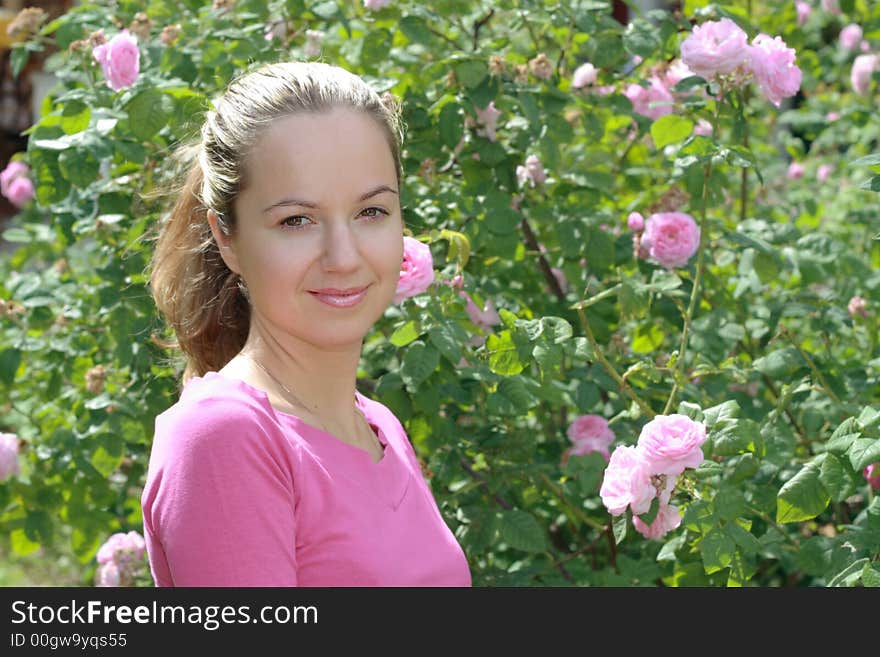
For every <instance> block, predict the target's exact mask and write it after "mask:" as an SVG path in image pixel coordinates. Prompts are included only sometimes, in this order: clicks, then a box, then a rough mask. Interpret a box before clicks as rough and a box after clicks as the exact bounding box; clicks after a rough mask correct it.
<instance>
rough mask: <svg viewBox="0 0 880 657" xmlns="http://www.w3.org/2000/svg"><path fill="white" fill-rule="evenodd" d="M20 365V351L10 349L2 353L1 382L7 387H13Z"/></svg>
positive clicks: (0, 357) (0, 356) (0, 354)
mask: <svg viewBox="0 0 880 657" xmlns="http://www.w3.org/2000/svg"><path fill="white" fill-rule="evenodd" d="M19 365H21V350H20V349H15V348H13V347H8V348H6V349H4V350H3V351H0V382H2V383H3V384H4V385H6V386H12V383H13V382H14V381H15V373H16V372H17V371H18V367H19Z"/></svg>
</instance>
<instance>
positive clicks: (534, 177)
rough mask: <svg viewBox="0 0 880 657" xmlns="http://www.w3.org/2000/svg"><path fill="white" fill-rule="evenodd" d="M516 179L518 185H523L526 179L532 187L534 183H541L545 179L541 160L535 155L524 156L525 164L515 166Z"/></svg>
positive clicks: (545, 175)
mask: <svg viewBox="0 0 880 657" xmlns="http://www.w3.org/2000/svg"><path fill="white" fill-rule="evenodd" d="M516 179H517V180H518V181H519V184H520V185H524V184H525V183H526V181H528V182H529V184H530V185H531V186H532V187H534V186H535V185H536V184H537V185H542V184H543V183H544V181H545V180H547V174H546V172H545V171H544V165H543V164H541V160H539V159H538V156H537V155H529V156H528V157H527V158H526V164H525V166H522V165H519V166H517V167H516Z"/></svg>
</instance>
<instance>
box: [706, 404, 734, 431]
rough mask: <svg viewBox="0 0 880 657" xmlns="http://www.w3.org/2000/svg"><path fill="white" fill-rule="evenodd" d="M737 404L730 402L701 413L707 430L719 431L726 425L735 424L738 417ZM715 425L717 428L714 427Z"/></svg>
mask: <svg viewBox="0 0 880 657" xmlns="http://www.w3.org/2000/svg"><path fill="white" fill-rule="evenodd" d="M739 411H740V408H739V404H738V403H737V402H736V401H735V400H730V401H726V402H723V403H721V404H718V405H717V406H712V407H711V408H707V409H705V410H704V411H703V420H704V422H705V423H706V428H707V429H721V428H723V427H724V426H726V425H728V424H735V423H736V418H738V417H739ZM716 425H717V426H716Z"/></svg>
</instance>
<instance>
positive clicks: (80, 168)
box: [58, 148, 101, 189]
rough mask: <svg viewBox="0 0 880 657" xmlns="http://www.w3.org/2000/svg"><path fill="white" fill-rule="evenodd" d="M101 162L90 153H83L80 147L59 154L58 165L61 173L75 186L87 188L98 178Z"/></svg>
mask: <svg viewBox="0 0 880 657" xmlns="http://www.w3.org/2000/svg"><path fill="white" fill-rule="evenodd" d="M100 166H101V165H100V163H99V162H98V160H96V159H95V158H94V156H92V155H91V154H90V153H83V152H81V151H80V149H78V148H71V149H68V150H66V151H63V152H62V153H61V155H59V156H58V167H59V168H60V169H61V173H62V174H63V175H64V177H65V178H67V179H68V180H69V181H70V182H72V183H73V185H74V186H75V187H79V188H80V189H85V188H86V187H88V186H89V185H91V184H92V183H93V182H95V180H96V179H97V178H98V173H99V171H100Z"/></svg>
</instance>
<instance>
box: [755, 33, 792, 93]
mask: <svg viewBox="0 0 880 657" xmlns="http://www.w3.org/2000/svg"><path fill="white" fill-rule="evenodd" d="M748 55H749V68H751V71H752V74H753V75H754V76H755V81H756V82H757V83H758V86H759V87H760V88H761V91H763V92H764V96H766V97H767V100H769V101H770V102H771V103H773V104H774V105H776V107H779V105H780V104H781V103H782V99H783V98H787V97H789V96H794V95H795V94H796V93H797V92H798V90H800V88H801V77H802V74H801V69H800V68H798V67H797V66H796V65H795V63H794V60H795V51H794V48H789V47H787V46H786V45H785V41H783V40H782V37H770V36H768V35H767V34H759V35H758V36H756V37H755V38H754V39H752V47H751V48H749V50H748Z"/></svg>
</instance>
